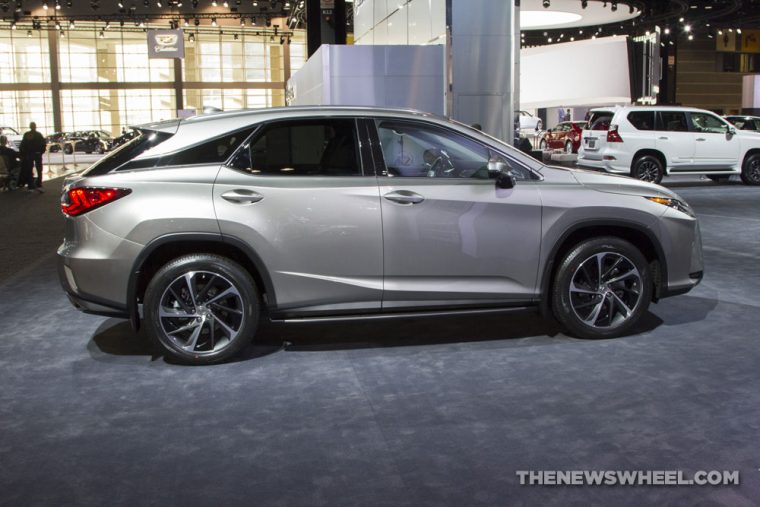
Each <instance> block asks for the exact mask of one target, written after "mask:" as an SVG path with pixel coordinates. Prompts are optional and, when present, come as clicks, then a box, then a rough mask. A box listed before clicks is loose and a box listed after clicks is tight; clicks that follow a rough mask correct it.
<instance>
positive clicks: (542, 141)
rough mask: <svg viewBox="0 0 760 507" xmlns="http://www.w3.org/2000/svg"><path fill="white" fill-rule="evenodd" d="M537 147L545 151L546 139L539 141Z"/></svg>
mask: <svg viewBox="0 0 760 507" xmlns="http://www.w3.org/2000/svg"><path fill="white" fill-rule="evenodd" d="M538 147H539V149H540V150H541V151H546V139H541V142H540V143H538Z"/></svg>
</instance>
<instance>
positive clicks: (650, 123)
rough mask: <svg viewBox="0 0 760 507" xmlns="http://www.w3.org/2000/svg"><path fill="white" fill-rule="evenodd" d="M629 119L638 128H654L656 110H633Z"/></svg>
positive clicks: (629, 114)
mask: <svg viewBox="0 0 760 507" xmlns="http://www.w3.org/2000/svg"><path fill="white" fill-rule="evenodd" d="M628 121H629V122H631V125H633V126H634V128H635V129H636V130H654V111H631V112H630V113H628Z"/></svg>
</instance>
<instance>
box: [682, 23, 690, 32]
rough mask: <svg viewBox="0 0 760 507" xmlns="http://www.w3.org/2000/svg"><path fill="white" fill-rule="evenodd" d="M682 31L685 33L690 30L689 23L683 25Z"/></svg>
mask: <svg viewBox="0 0 760 507" xmlns="http://www.w3.org/2000/svg"><path fill="white" fill-rule="evenodd" d="M683 31H684V32H686V33H689V32H691V25H683Z"/></svg>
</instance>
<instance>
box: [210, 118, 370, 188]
mask: <svg viewBox="0 0 760 507" xmlns="http://www.w3.org/2000/svg"><path fill="white" fill-rule="evenodd" d="M310 120H353V122H354V136H355V139H356V143H357V145H356V148H357V154H358V158H359V165H360V167H359V173H357V174H350V175H345V176H326V175H319V174H316V175H291V176H288V178H364V177H367V176H374V174H370V173H369V172H368V170H367V169H366V168H367V165H366V163H365V160H364V156H363V153H362V146H361V145H362V135H361V130H360V128H359V121H358V120H359V117H357V116H356V115H346V116H338V115H316V116H312V115H309V116H293V117H285V118H274V119H271V120H265V121H262V122H260V123H256V124H255V125H256V128H255V130H254V131H253V132H251V135H250V136H248V137H247V138H246V139H244V140H243V142H242V143H240V146H238V147H237V149H236V150H235V151H233V152H232V155H230V157H229V158H228V159H227V160H226V161H225V162H224V164H222V165H224V167H226V168H227V169H230V170H233V171H237V172H239V173H242V174H247V175H248V176H251V177H254V178H279V177H282V175H272V174H253V173H251V172H248V171H245V170H243V169H238V168H237V167H232V166H231V165H230V164H231V163H232V160H233V159H234V158H235V157H236V156H237V154H238V152H240V151H242V150H243V149H247V148H248V146H250V144H251V143H252V142H253V141H254V140H256V136H258V135H259V134H260V133H261V132H262V131H264V130H266V128H267V127H268V126H269V125H272V124H275V123H283V122H298V121H310Z"/></svg>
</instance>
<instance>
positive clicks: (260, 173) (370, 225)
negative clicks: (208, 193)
mask: <svg viewBox="0 0 760 507" xmlns="http://www.w3.org/2000/svg"><path fill="white" fill-rule="evenodd" d="M358 147H359V143H358V137H357V129H356V120H355V119H353V118H315V119H299V120H286V121H273V122H270V123H267V124H265V125H263V126H261V127H260V128H259V129H258V130H257V131H256V133H254V135H253V137H252V139H251V140H250V141H247V142H246V143H245V144H244V145H243V146H242V147H241V148H240V150H239V151H238V152H237V154H236V155H235V157H234V158H233V160H232V161H231V162H230V163H229V165H228V166H225V167H222V169H221V170H220V172H219V175H218V177H217V180H216V183H215V185H214V206H215V208H216V213H217V218H218V220H219V227H220V229H221V232H222V234H223V235H225V236H230V237H233V238H236V239H237V240H241V241H242V242H244V243H246V244H247V245H248V246H249V247H250V248H251V249H253V250H254V251H255V252H256V254H257V255H258V256H259V257H260V258H261V262H262V264H263V265H264V266H265V268H266V270H267V272H268V273H269V276H270V278H271V280H272V285H273V286H274V292H275V294H274V297H275V298H276V301H270V304H276V309H277V310H279V311H283V312H286V313H322V312H324V313H336V312H341V311H344V312H366V311H373V310H374V311H379V309H380V301H381V297H382V267H383V266H382V230H381V222H380V202H379V201H380V197H379V194H378V188H377V179H376V178H375V175H374V171H371V173H370V174H365V173H364V172H363V169H362V163H361V157H360V154H359V148H358Z"/></svg>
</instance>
